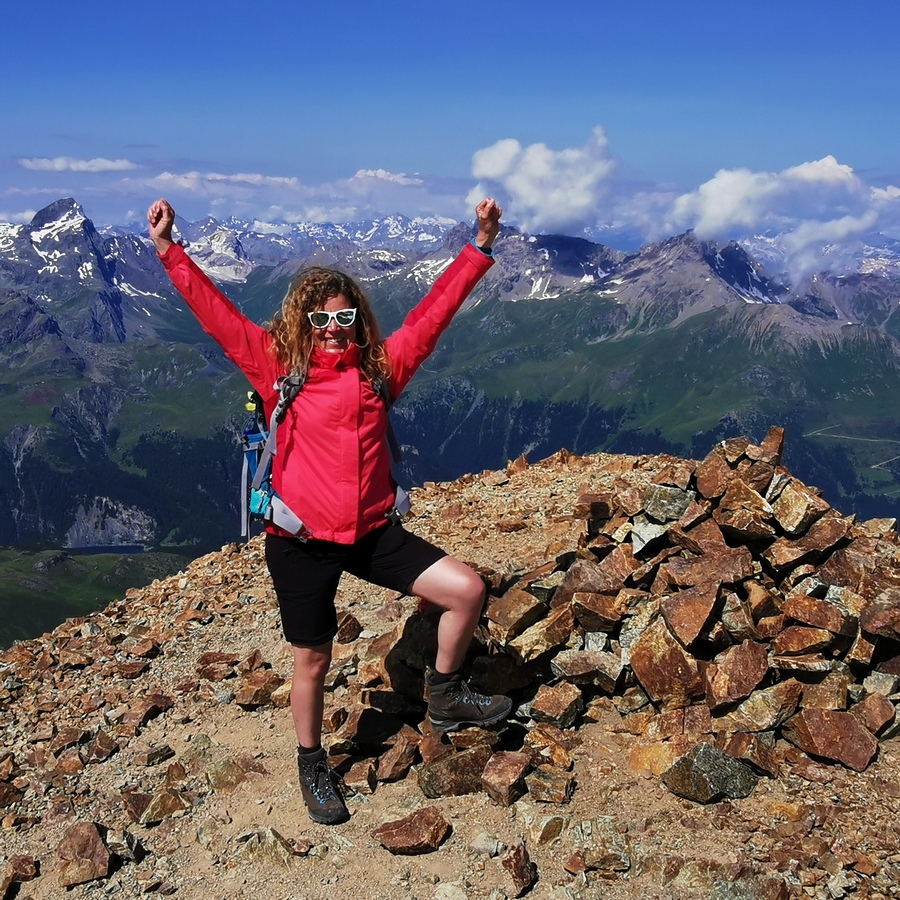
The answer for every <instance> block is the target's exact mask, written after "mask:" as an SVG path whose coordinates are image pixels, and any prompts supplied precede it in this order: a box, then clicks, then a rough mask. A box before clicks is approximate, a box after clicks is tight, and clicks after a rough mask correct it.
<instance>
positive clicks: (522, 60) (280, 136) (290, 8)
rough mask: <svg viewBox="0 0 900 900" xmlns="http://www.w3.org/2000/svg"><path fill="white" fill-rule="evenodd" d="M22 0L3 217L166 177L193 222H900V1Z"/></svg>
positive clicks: (94, 206) (640, 226)
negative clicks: (390, 217) (171, 1)
mask: <svg viewBox="0 0 900 900" xmlns="http://www.w3.org/2000/svg"><path fill="white" fill-rule="evenodd" d="M3 18H4V33H5V35H6V38H7V39H6V40H5V41H4V49H3V56H2V59H3V70H4V77H3V87H2V96H3V104H2V120H3V127H2V129H0V220H4V221H26V220H27V219H28V218H29V217H30V215H32V214H33V212H34V211H35V210H37V209H39V208H41V207H42V206H44V205H46V204H47V203H49V202H52V201H53V200H54V199H57V198H58V197H61V196H74V197H75V198H76V199H77V200H78V201H79V202H80V203H81V204H82V206H83V207H84V209H85V211H86V213H87V214H88V215H89V216H91V217H92V218H94V219H95V220H96V221H98V222H108V223H117V222H125V221H127V220H128V219H129V218H132V217H135V216H138V215H140V214H142V212H143V210H144V209H145V208H146V206H147V205H148V203H149V202H150V201H151V200H152V199H154V198H155V197H156V196H159V195H167V196H168V197H169V199H170V200H171V201H172V202H173V203H174V204H176V208H177V209H178V211H179V212H180V213H182V214H183V215H185V216H186V217H187V218H199V217H200V216H202V215H206V214H208V213H212V214H214V215H216V216H217V217H223V216H227V215H229V214H237V215H240V216H242V217H245V218H258V219H260V220H263V221H272V220H288V221H289V220H300V219H319V220H342V219H352V218H362V217H365V216H367V215H370V214H373V213H390V212H402V213H405V214H408V215H429V214H433V215H442V216H449V217H454V218H458V217H468V214H469V213H468V210H469V209H470V208H471V206H472V200H473V198H474V197H475V196H476V195H478V194H479V193H486V192H489V193H491V194H495V195H497V196H498V197H499V198H500V199H501V200H502V201H503V202H504V204H505V207H506V217H507V219H508V220H509V221H516V222H518V223H519V224H521V225H522V226H523V227H527V228H530V229H531V230H535V231H541V230H559V231H569V232H572V233H577V232H578V231H579V230H580V229H581V228H583V227H584V226H586V225H588V226H596V225H601V226H603V225H607V226H610V227H613V228H618V229H632V230H635V231H637V232H639V233H641V234H642V235H646V236H647V237H651V238H652V237H658V236H660V235H663V234H665V233H673V232H675V231H679V230H684V229H685V228H687V227H695V228H697V229H698V230H699V231H701V232H705V233H709V234H710V235H719V234H720V235H723V236H726V235H728V234H733V233H739V232H741V231H745V230H751V231H752V230H754V229H755V230H766V229H769V230H774V231H791V232H792V233H795V234H796V233H797V232H798V229H799V230H800V232H801V238H802V233H803V232H802V229H803V228H804V227H805V228H807V229H808V230H809V229H811V230H812V232H814V233H815V235H816V240H820V241H821V240H825V237H828V236H831V237H832V238H835V237H839V236H840V235H841V234H843V235H844V236H845V237H846V236H847V235H849V236H850V237H853V236H854V235H857V234H862V233H863V232H864V231H865V230H871V229H872V228H875V229H881V230H885V231H888V232H891V233H896V234H898V236H900V228H898V227H897V223H898V220H900V215H898V211H897V210H898V206H900V191H898V189H897V187H896V186H897V185H900V92H898V91H897V88H896V73H897V70H898V65H897V62H898V55H900V54H898V49H897V43H896V36H897V34H898V33H900V4H897V3H896V2H895V0H892V2H881V0H879V2H867V0H862V2H860V3H858V4H854V5H852V6H851V5H850V4H847V3H845V2H843V3H838V2H833V0H820V2H816V3H813V2H805V0H804V2H800V0H794V2H791V0H780V2H772V0H760V2H755V3H753V4H749V3H738V2H723V0H718V2H715V3H713V2H707V0H683V2H681V3H674V2H661V0H646V2H640V0H629V2H618V0H617V2H603V0H593V2H570V0H558V2H555V3H546V2H543V3H538V2H536V0H516V2H507V0H495V2H491V3H467V4H456V5H448V4H438V5H434V6H432V5H425V4H421V5H418V6H410V5H409V4H405V3H404V4H400V3H389V2H388V3H384V2H383V3H377V2H368V3H363V2H331V3H315V4H307V3H302V2H296V0H295V2H293V3H280V2H277V3H275V2H258V3H256V4H246V3H236V2H231V0H226V2H218V3H208V2H191V0H185V2H184V3H182V4H181V6H180V7H178V6H176V5H166V6H161V5H153V4H125V3H121V2H119V3H115V4H113V3H109V2H105V0H100V2H95V3H93V4H90V5H88V6H85V5H78V4H73V3H71V2H65V3H64V2H60V0H45V2H41V3H35V4H24V3H16V4H13V5H12V6H11V7H10V8H8V9H6V10H5V11H4V16H3ZM10 38H11V39H10ZM823 235H824V237H823ZM801 238H798V240H801ZM801 242H802V241H801Z"/></svg>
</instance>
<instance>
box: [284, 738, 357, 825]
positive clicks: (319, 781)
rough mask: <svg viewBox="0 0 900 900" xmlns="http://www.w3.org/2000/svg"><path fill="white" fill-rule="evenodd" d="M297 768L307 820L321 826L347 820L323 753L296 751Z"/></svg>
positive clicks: (345, 807) (319, 751) (333, 776)
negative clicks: (309, 819) (307, 813)
mask: <svg viewBox="0 0 900 900" xmlns="http://www.w3.org/2000/svg"><path fill="white" fill-rule="evenodd" d="M297 768H298V770H299V773H300V792H301V793H302V794H303V800H304V802H305V803H306V808H307V810H308V811H309V817H310V818H311V819H312V820H313V822H318V823H319V824H320V825H339V824H340V823H341V822H346V821H347V819H349V818H350V812H349V810H348V809H347V805H346V804H345V803H344V798H343V797H342V796H341V792H340V790H338V787H337V776H336V775H335V774H334V773H333V772H332V771H331V769H330V768H329V767H328V761H327V760H326V759H325V750H324V749H322V748H321V747H320V748H319V749H318V750H315V751H314V752H312V753H301V752H300V750H299V748H298V749H297Z"/></svg>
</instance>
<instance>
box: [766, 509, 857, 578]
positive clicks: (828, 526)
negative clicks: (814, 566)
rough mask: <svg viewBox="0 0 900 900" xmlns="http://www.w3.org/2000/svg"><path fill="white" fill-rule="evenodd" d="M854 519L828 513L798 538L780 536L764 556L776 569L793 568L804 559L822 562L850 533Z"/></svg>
mask: <svg viewBox="0 0 900 900" xmlns="http://www.w3.org/2000/svg"><path fill="white" fill-rule="evenodd" d="M851 526H852V520H851V519H845V518H844V517H843V516H840V515H837V514H834V515H832V514H830V513H829V514H826V515H824V516H823V517H822V518H821V519H819V520H818V521H817V522H813V524H812V525H811V526H810V527H809V529H808V530H807V531H806V533H805V534H804V535H803V536H802V537H801V538H799V539H797V540H791V539H789V538H780V539H779V540H777V541H775V543H774V544H772V546H771V547H769V548H768V549H767V550H766V551H765V552H764V553H763V557H764V558H765V559H766V561H767V562H768V563H769V564H770V565H771V566H772V568H773V569H775V570H776V571H779V572H780V571H783V570H784V569H788V568H793V567H794V566H797V565H800V564H801V563H809V562H818V561H819V560H821V559H822V558H824V557H825V556H826V555H827V553H828V552H829V551H830V550H831V549H832V548H833V547H834V546H835V545H836V544H837V543H839V542H840V541H842V540H843V539H844V538H846V537H847V535H848V533H849V532H850V528H851Z"/></svg>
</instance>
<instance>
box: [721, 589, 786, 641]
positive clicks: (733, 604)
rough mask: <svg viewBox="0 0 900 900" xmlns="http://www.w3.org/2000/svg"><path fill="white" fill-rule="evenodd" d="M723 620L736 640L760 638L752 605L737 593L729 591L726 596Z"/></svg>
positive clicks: (723, 623)
mask: <svg viewBox="0 0 900 900" xmlns="http://www.w3.org/2000/svg"><path fill="white" fill-rule="evenodd" d="M721 619H722V626H723V627H724V628H725V630H726V631H727V632H728V634H730V635H731V637H733V638H734V639H735V640H738V641H746V640H752V639H754V638H756V637H758V633H757V628H756V625H755V624H754V622H753V611H752V610H751V609H750V604H749V602H748V601H747V600H745V599H744V598H743V597H741V595H740V594H738V593H737V592H736V591H729V592H728V593H727V594H726V595H725V601H724V603H723V605H722V616H721ZM780 630H781V629H779V631H780Z"/></svg>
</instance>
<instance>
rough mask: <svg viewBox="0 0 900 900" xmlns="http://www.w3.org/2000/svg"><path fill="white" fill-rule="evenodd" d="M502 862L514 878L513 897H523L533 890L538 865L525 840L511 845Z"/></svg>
mask: <svg viewBox="0 0 900 900" xmlns="http://www.w3.org/2000/svg"><path fill="white" fill-rule="evenodd" d="M500 863H501V865H502V866H503V868H504V869H506V871H507V872H508V873H509V875H510V877H511V878H512V896H513V897H521V896H522V895H523V894H525V893H527V892H528V891H529V890H531V887H532V885H533V884H534V883H535V882H536V881H537V878H538V870H537V866H536V865H535V864H534V863H533V862H532V861H531V857H529V855H528V850H527V849H526V848H525V843H524V842H523V841H520V842H518V843H516V844H514V845H513V846H512V847H510V850H509V852H508V853H507V854H506V855H505V856H504V857H503V859H501V860H500Z"/></svg>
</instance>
